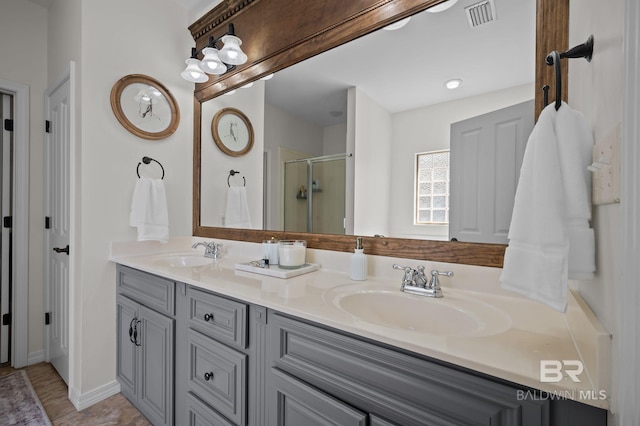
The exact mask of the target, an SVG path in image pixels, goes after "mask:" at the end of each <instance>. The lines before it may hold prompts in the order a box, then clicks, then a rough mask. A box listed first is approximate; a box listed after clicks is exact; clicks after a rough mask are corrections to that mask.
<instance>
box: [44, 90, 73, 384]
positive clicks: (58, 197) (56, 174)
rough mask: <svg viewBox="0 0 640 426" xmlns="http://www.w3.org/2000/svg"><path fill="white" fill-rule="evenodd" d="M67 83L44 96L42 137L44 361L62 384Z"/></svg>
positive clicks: (67, 184)
mask: <svg viewBox="0 0 640 426" xmlns="http://www.w3.org/2000/svg"><path fill="white" fill-rule="evenodd" d="M70 93H71V85H70V80H69V78H67V79H66V80H65V81H64V82H62V83H61V84H59V85H58V86H56V87H55V88H53V89H51V90H50V91H49V92H48V95H47V99H46V102H47V121H48V132H47V133H46V136H45V156H46V159H45V161H46V182H47V184H46V187H45V216H46V220H45V228H47V229H46V230H45V241H46V244H45V250H46V252H45V267H46V273H45V281H46V282H45V286H46V291H47V305H48V311H47V316H48V322H49V324H48V325H47V326H46V328H47V329H46V336H47V359H48V360H49V362H51V364H52V365H53V366H54V367H55V369H56V370H57V371H58V373H59V374H60V376H61V377H62V378H63V379H64V381H65V382H68V375H69V251H70V248H69V230H70V222H71V221H70V138H71V133H70V131H71V126H70V124H71V111H70V100H71V99H70V98H71V95H70Z"/></svg>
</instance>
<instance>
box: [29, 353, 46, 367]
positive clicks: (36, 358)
mask: <svg viewBox="0 0 640 426" xmlns="http://www.w3.org/2000/svg"><path fill="white" fill-rule="evenodd" d="M44 361H45V359H44V351H35V352H29V355H28V356H27V365H33V364H37V363H39V362H44Z"/></svg>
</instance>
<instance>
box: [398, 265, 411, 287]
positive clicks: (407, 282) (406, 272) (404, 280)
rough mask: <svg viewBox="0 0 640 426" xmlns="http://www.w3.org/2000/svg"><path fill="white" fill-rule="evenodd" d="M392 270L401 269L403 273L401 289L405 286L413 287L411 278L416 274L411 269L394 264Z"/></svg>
mask: <svg viewBox="0 0 640 426" xmlns="http://www.w3.org/2000/svg"><path fill="white" fill-rule="evenodd" d="M393 269H402V270H403V271H404V276H403V277H402V288H404V286H405V285H413V277H414V276H415V273H416V271H414V270H413V268H411V267H409V266H400V265H398V264H394V265H393Z"/></svg>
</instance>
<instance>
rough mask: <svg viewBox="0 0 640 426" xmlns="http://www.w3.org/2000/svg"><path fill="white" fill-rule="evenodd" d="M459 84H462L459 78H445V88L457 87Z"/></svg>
mask: <svg viewBox="0 0 640 426" xmlns="http://www.w3.org/2000/svg"><path fill="white" fill-rule="evenodd" d="M461 84H462V80H460V79H459V78H454V79H452V80H447V81H445V82H444V86H445V87H446V88H447V89H457V88H458V87H460V85H461Z"/></svg>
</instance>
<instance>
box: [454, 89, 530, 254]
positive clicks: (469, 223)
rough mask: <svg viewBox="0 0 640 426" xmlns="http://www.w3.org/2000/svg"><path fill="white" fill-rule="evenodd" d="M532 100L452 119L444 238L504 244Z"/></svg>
mask: <svg viewBox="0 0 640 426" xmlns="http://www.w3.org/2000/svg"><path fill="white" fill-rule="evenodd" d="M533 109H534V104H533V100H531V101H527V102H523V103H520V104H516V105H512V106H510V107H507V108H503V109H500V110H497V111H493V112H490V113H487V114H483V115H480V116H478V117H474V118H470V119H468V120H464V121H460V122H457V123H453V124H451V166H450V194H451V199H450V209H449V238H456V239H457V240H458V241H466V242H474V243H475V242H477V243H481V242H484V243H495V244H507V235H508V233H509V226H510V225H511V214H512V212H513V200H514V198H515V194H516V187H517V185H518V178H519V177H520V167H521V166H522V158H523V157H524V148H525V146H526V143H527V140H528V139H529V135H530V134H531V131H532V130H533V124H534V112H533Z"/></svg>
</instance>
